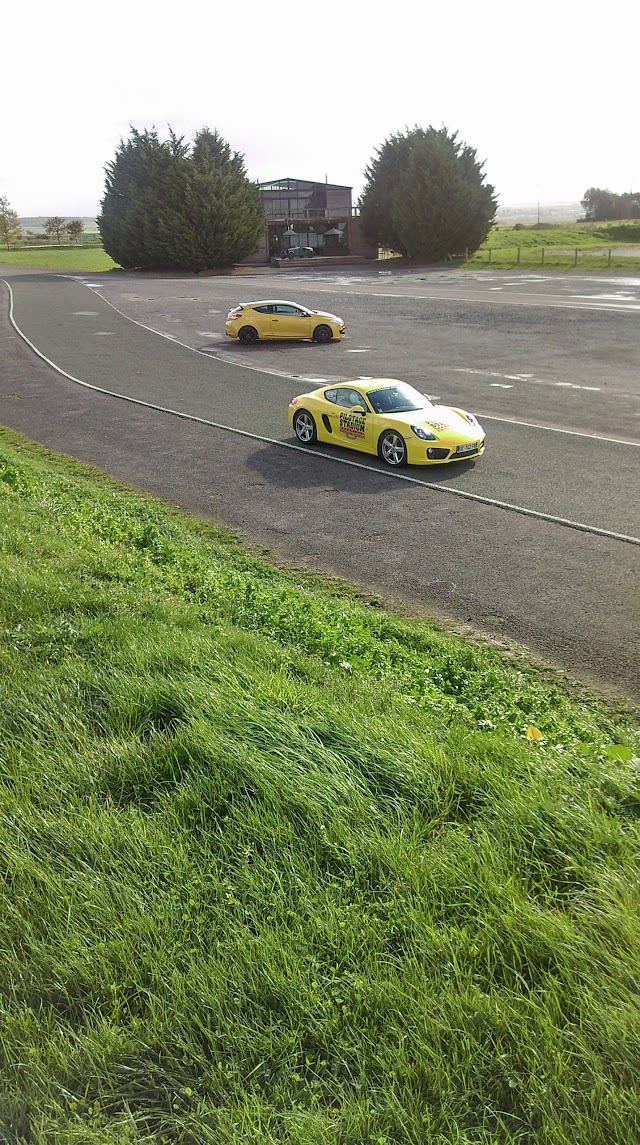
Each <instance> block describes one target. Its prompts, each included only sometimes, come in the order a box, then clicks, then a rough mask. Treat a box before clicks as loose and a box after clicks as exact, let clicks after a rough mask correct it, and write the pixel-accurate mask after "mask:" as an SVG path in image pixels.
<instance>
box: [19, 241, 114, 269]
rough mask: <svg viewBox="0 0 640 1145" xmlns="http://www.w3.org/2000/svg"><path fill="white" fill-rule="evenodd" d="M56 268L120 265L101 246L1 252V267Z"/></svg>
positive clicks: (90, 267)
mask: <svg viewBox="0 0 640 1145" xmlns="http://www.w3.org/2000/svg"><path fill="white" fill-rule="evenodd" d="M2 264H4V265H6V266H34V267H38V266H55V267H57V268H58V269H59V270H81V271H82V270H88V271H91V270H112V269H113V268H114V267H115V266H117V265H118V264H117V263H115V262H114V261H113V259H112V258H110V257H109V255H108V254H106V253H105V251H104V250H103V249H102V247H101V246H99V247H96V246H91V247H70V246H63V247H33V248H32V249H31V250H0V265H2Z"/></svg>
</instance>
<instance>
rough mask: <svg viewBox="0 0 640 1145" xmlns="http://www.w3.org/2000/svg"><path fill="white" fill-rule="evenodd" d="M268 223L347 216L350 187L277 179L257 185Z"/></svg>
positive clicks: (349, 208) (349, 209) (302, 180)
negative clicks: (283, 220) (279, 220)
mask: <svg viewBox="0 0 640 1145" xmlns="http://www.w3.org/2000/svg"><path fill="white" fill-rule="evenodd" d="M258 186H259V188H260V194H261V196H262V202H263V204H264V209H265V213H266V216H267V221H269V222H274V221H275V220H276V219H326V218H329V217H336V216H338V217H341V216H342V217H348V216H349V215H350V213H351V188H350V187H341V186H337V185H335V184H333V183H312V182H309V181H307V180H304V179H277V180H276V181H275V182H273V183H259V184H258Z"/></svg>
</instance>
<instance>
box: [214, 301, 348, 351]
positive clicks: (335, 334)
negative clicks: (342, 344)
mask: <svg viewBox="0 0 640 1145" xmlns="http://www.w3.org/2000/svg"><path fill="white" fill-rule="evenodd" d="M225 330H226V334H227V337H228V338H239V339H240V341H241V342H244V343H245V345H251V344H252V343H253V342H257V341H258V340H259V339H260V341H261V340H262V339H263V338H265V339H266V338H298V339H301V338H311V339H313V341H314V342H332V341H333V340H334V339H337V338H343V337H344V322H343V321H342V318H338V316H337V315H336V314H326V313H325V312H324V311H323V310H307V307H306V306H300V304H299V303H298V302H284V301H280V300H279V299H273V298H271V299H269V298H268V299H265V300H264V301H262V302H241V303H240V305H239V306H234V308H233V310H230V311H229V313H228V315H227V322H226V327H225Z"/></svg>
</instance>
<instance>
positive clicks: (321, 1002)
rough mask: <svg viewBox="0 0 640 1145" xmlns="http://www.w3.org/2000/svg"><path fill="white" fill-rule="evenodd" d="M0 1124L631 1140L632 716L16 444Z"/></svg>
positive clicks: (229, 1133) (13, 1136) (220, 1136)
mask: <svg viewBox="0 0 640 1145" xmlns="http://www.w3.org/2000/svg"><path fill="white" fill-rule="evenodd" d="M0 583H2V585H3V592H2V594H0V616H1V625H0V692H1V703H0V814H1V816H2V832H1V833H0V848H1V852H2V857H1V863H0V870H1V872H2V879H3V883H4V894H3V898H2V901H1V903H0V1008H1V1012H0V1140H1V1141H3V1142H6V1143H7V1145H27V1143H28V1145H123V1143H124V1145H127V1143H129V1145H133V1143H136V1145H142V1143H145V1145H148V1143H153V1145H209V1143H210V1145H227V1143H229V1145H231V1143H233V1145H236V1143H240V1142H243V1143H245V1142H249V1143H254V1145H263V1143H269V1145H392V1143H393V1145H408V1143H409V1145H448V1143H450V1142H455V1143H457V1145H502V1143H505V1145H506V1143H511V1142H518V1143H527V1145H602V1143H603V1142H607V1143H609V1145H629V1142H631V1141H633V1140H637V1135H638V1132H639V1131H640V1120H639V1110H640V1074H639V1072H638V1061H639V1051H640V1021H639V1017H640V1010H639V1006H638V993H637V989H638V973H639V971H640V965H639V962H640V953H639V952H640V941H639V939H640V933H639V931H640V924H639V915H638V874H639V871H640V866H639V860H638V855H639V847H638V844H639V842H640V830H639V825H638V812H639V810H640V800H639V798H638V787H637V779H638V763H639V761H638V758H637V754H635V753H636V752H637V745H638V738H637V732H636V727H635V724H634V721H633V719H632V717H631V713H630V712H625V711H624V710H623V709H622V708H620V707H618V708H615V709H614V708H612V707H610V706H607V705H606V704H605V703H604V702H600V701H598V700H596V699H595V698H593V697H587V696H585V695H584V694H583V693H578V692H577V691H575V690H569V689H568V688H567V687H566V686H564V685H563V683H562V680H561V679H560V677H556V676H553V675H551V674H550V673H548V672H546V673H545V672H541V671H538V670H537V669H535V668H534V667H532V666H531V665H529V664H528V663H527V661H526V660H525V659H524V658H523V657H521V656H520V655H518V654H515V653H511V654H510V655H506V654H501V653H500V652H498V651H497V650H495V649H494V648H492V647H490V646H489V645H484V644H482V643H478V642H476V643H470V642H468V641H465V640H463V639H461V638H459V637H457V636H455V635H453V634H451V633H449V632H447V631H445V630H443V629H442V628H438V627H436V626H434V625H432V624H429V623H427V622H420V621H416V620H407V619H402V618H401V617H397V616H394V615H392V614H390V613H388V612H387V611H385V610H384V609H383V608H382V607H380V604H379V602H376V601H372V600H367V599H365V598H361V597H359V596H358V595H357V594H355V593H354V592H350V591H349V590H348V589H347V588H346V587H341V586H339V585H337V584H335V583H328V582H325V581H320V580H315V579H314V578H313V577H311V576H310V575H308V574H305V575H302V574H298V573H296V572H295V571H286V570H281V569H278V568H275V567H273V566H272V565H270V564H269V563H268V562H267V560H266V559H265V558H264V557H261V556H259V555H255V554H252V553H250V552H248V551H246V550H245V549H244V548H243V547H242V546H241V545H240V544H239V542H238V541H237V540H236V539H235V538H234V537H232V536H230V535H229V534H227V533H226V532H224V531H223V530H220V529H218V528H216V527H214V526H213V525H208V524H205V523H202V522H198V521H195V520H191V519H189V518H186V517H183V516H181V515H180V514H179V513H178V512H176V511H173V510H171V509H170V508H167V507H166V506H163V505H162V504H160V503H158V502H156V501H153V500H151V499H147V498H143V497H142V496H138V495H136V494H135V493H133V492H131V491H128V490H126V489H122V488H121V487H119V486H118V485H116V484H115V483H113V482H110V481H109V480H108V479H107V478H103V477H101V476H99V475H97V474H94V473H93V472H92V471H87V470H84V469H82V468H81V467H80V466H78V465H76V464H74V463H72V462H69V461H65V460H63V459H60V458H56V457H55V456H52V455H49V454H47V453H46V452H45V451H44V450H41V449H39V448H37V447H35V446H31V445H29V444H28V443H24V442H23V441H22V440H21V439H20V438H18V437H17V436H16V435H14V434H12V433H10V432H9V431H7V430H3V431H0Z"/></svg>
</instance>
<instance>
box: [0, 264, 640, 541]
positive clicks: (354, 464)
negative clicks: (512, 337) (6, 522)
mask: <svg viewBox="0 0 640 1145" xmlns="http://www.w3.org/2000/svg"><path fill="white" fill-rule="evenodd" d="M2 281H3V282H4V284H5V286H6V287H7V289H8V291H9V321H10V322H11V324H12V326H13V327H14V329H15V330H17V332H18V334H19V335H20V337H21V338H22V339H24V341H25V342H26V344H27V346H30V347H31V349H32V350H33V352H34V354H37V355H38V357H39V358H42V360H43V362H46V363H47V365H48V366H51V367H52V369H54V370H56V371H57V372H58V373H59V374H62V376H63V377H65V378H68V380H69V381H71V382H76V384H77V385H79V386H83V387H84V388H85V389H88V390H93V391H94V392H96V393H101V394H107V395H108V396H109V397H113V398H119V399H120V400H121V401H125V402H130V403H131V404H132V405H138V406H143V407H144V408H145V409H153V410H156V411H157V412H158V413H168V414H172V415H173V416H174V417H179V418H182V419H183V420H185V421H194V422H197V423H198V424H200V425H209V426H211V428H212V429H222V430H225V431H226V432H228V433H235V434H237V435H238V436H239V437H246V438H249V439H250V440H252V441H263V442H265V444H267V445H279V446H280V447H281V448H282V449H293V450H295V451H296V452H297V453H306V454H311V455H312V456H314V457H320V458H322V459H323V460H325V461H334V462H337V463H338V464H339V465H349V466H351V468H352V469H364V470H366V472H367V473H377V474H378V475H380V476H383V477H385V478H389V479H391V480H395V481H406V482H408V483H409V484H411V485H420V486H422V487H423V488H424V489H434V490H436V491H437V492H438V493H448V494H449V496H451V497H461V498H462V499H463V500H465V501H476V502H478V503H479V504H482V505H490V506H492V507H493V508H496V509H505V510H507V511H509V512H512V513H518V514H519V515H520V516H523V517H533V518H535V519H536V520H539V521H547V522H549V523H550V524H555V525H562V526H563V527H564V528H569V529H576V530H577V531H578V532H581V533H591V534H593V535H594V536H598V537H607V538H608V539H609V540H614V541H622V542H624V543H625V544H630V545H640V537H633V536H627V535H626V534H625V533H614V532H612V531H611V530H609V529H600V528H598V527H597V526H596V525H588V524H586V523H585V522H583V521H572V520H570V519H569V518H566V517H556V516H555V515H553V514H551V513H541V512H539V511H538V510H537V509H527V508H526V507H525V506H524V505H514V504H511V503H510V502H508V501H499V500H497V499H496V498H494V497H482V496H481V495H480V494H478V493H468V492H467V491H466V490H463V489H453V488H451V486H449V485H438V484H437V483H436V482H432V481H425V480H423V479H421V478H420V477H410V476H409V475H408V474H406V473H397V472H393V471H389V470H384V469H378V468H377V467H374V466H373V465H366V464H363V462H361V461H351V460H350V459H347V458H346V457H332V456H331V455H330V454H326V453H322V452H321V451H320V450H316V449H309V448H308V446H305V445H297V444H294V443H293V442H291V441H282V440H279V439H278V438H274V437H265V436H264V435H262V434H259V433H251V432H249V430H246V429H237V428H236V427H235V426H232V425H222V424H221V423H220V422H215V421H209V420H208V419H207V418H203V417H196V416H195V414H188V413H184V412H183V411H181V410H174V409H169V408H167V407H166V406H158V405H155V404H154V403H153V402H145V401H142V400H141V399H140V398H132V397H129V396H127V395H125V394H118V393H115V392H114V391H113V390H106V389H104V388H103V387H102V386H94V385H92V384H91V383H90V382H85V381H83V380H82V379H81V378H76V377H74V376H73V374H69V373H67V371H66V370H63V369H62V368H61V367H60V366H58V365H56V363H55V362H52V361H51V359H50V358H47V357H46V355H45V354H43V353H42V351H41V350H38V348H37V346H35V345H34V343H33V342H31V340H30V339H29V338H27V336H26V334H24V333H23V331H22V330H21V329H20V327H19V326H18V323H17V322H16V320H15V318H14V316H13V290H12V289H11V285H10V283H8V282H7V280H6V278H5V279H3V280H2ZM114 309H115V307H114ZM124 317H125V318H126V317H127V316H126V315H124ZM131 321H135V320H134V319H131ZM137 325H142V323H137ZM185 348H186V349H191V347H190V346H187V347H185ZM197 352H198V351H197V350H196V351H195V353H197ZM489 420H490V421H504V420H506V419H504V418H489ZM517 424H520V425H525V424H527V423H526V422H519V423H517ZM538 428H544V427H538ZM557 432H558V433H563V432H571V431H564V430H558V431H557ZM577 436H579V437H589V436H593V435H590V434H578V435H577ZM606 440H611V439H606ZM620 444H635V443H631V442H622V443H620Z"/></svg>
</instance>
